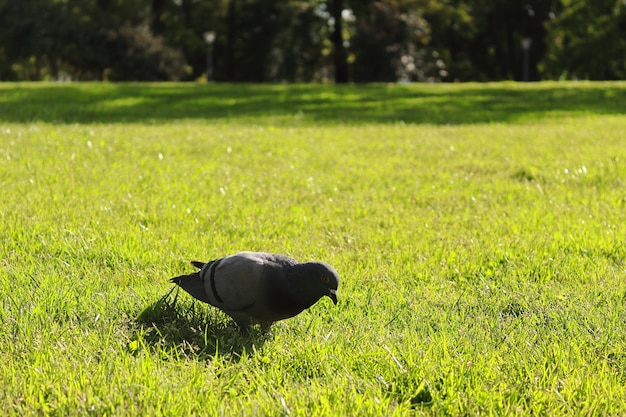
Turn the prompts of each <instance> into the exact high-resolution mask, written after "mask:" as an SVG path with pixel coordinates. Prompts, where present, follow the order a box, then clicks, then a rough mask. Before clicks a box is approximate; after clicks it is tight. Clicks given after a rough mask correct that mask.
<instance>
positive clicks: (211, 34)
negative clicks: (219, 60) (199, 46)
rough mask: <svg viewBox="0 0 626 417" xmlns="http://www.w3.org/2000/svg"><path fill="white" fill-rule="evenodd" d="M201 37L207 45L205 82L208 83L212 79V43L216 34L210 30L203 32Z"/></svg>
mask: <svg viewBox="0 0 626 417" xmlns="http://www.w3.org/2000/svg"><path fill="white" fill-rule="evenodd" d="M202 36H203V37H204V41H205V42H206V44H207V55H206V80H207V81H210V80H211V78H213V43H214V42H215V37H216V34H215V31H213V30H211V31H208V32H204V33H203V35H202Z"/></svg>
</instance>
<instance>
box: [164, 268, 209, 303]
mask: <svg viewBox="0 0 626 417" xmlns="http://www.w3.org/2000/svg"><path fill="white" fill-rule="evenodd" d="M170 282H173V283H174V284H176V285H178V286H179V287H180V288H182V289H183V290H185V291H187V292H188V293H189V294H191V295H192V296H193V297H194V298H197V299H198V300H200V301H204V302H205V303H208V302H209V297H208V295H207V292H206V289H205V288H204V280H203V279H202V277H201V276H200V272H194V273H193V274H187V275H180V276H177V277H174V278H172V279H170Z"/></svg>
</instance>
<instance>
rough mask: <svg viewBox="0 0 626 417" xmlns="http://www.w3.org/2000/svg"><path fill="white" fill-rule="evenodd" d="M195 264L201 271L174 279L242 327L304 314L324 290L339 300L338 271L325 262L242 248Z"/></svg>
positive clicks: (172, 280) (174, 281) (331, 297)
mask: <svg viewBox="0 0 626 417" xmlns="http://www.w3.org/2000/svg"><path fill="white" fill-rule="evenodd" d="M191 264H192V265H193V266H195V267H196V268H198V269H199V271H196V272H194V273H193V274H189V275H181V276H178V277H175V278H172V279H171V280H170V281H171V282H173V283H174V284H176V285H178V286H179V287H181V288H182V289H184V290H185V291H187V292H188V293H189V294H191V295H192V296H193V297H194V298H196V299H198V300H200V301H203V302H205V303H208V304H211V305H212V306H215V307H217V308H219V309H220V310H222V311H223V312H224V313H226V314H228V315H229V316H230V317H231V318H232V319H233V320H234V321H235V323H237V325H238V326H239V328H240V329H241V331H242V332H243V333H246V332H247V331H248V327H249V326H250V325H251V324H256V323H258V324H261V327H262V328H263V330H265V331H266V330H269V328H270V327H271V326H272V324H273V323H274V322H275V321H278V320H283V319H287V318H290V317H293V316H295V315H297V314H299V313H300V312H302V311H303V310H305V309H307V308H309V307H311V306H312V305H313V304H315V303H316V302H317V301H318V300H319V299H320V298H322V297H323V296H327V297H329V298H330V299H331V300H332V301H333V303H334V304H335V305H336V304H337V288H338V287H339V275H338V274H337V271H335V269H334V268H333V267H332V266H330V265H328V264H327V263H324V262H306V263H299V262H298V261H296V260H295V259H292V258H290V257H288V256H285V255H278V254H272V253H265V252H239V253H236V254H234V255H230V256H226V257H224V258H219V259H214V260H212V261H210V262H206V263H204V262H199V261H191Z"/></svg>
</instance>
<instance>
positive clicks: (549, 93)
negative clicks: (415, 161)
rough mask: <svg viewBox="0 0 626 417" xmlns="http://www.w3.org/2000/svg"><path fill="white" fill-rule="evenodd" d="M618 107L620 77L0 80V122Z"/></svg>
mask: <svg viewBox="0 0 626 417" xmlns="http://www.w3.org/2000/svg"><path fill="white" fill-rule="evenodd" d="M581 113H584V114H624V113H626V83H624V82H613V83H587V82H581V83H573V82H568V83H554V82H552V83H535V84H532V83H531V84H515V83H494V84H456V85H454V84H435V85H429V84H413V85H385V84H370V85H342V86H334V85H315V84H305V85H270V84H205V85H200V84H183V83H165V84H97V83H88V84H77V83H75V84H46V83H42V84H34V83H32V84H30V83H27V84H20V83H18V84H0V121H4V122H19V123H26V122H33V121H43V122H54V123H117V122H152V123H167V122H171V121H174V120H204V121H226V120H227V121H233V120H236V121H238V122H240V123H246V122H250V123H261V124H278V125H280V124H294V123H299V124H307V123H310V124H344V123H345V124H363V123H395V122H403V123H407V124H420V123H430V124H453V125H454V124H472V123H490V122H513V121H517V120H523V119H528V118H530V119H537V118H545V117H563V116H576V115H579V114H581Z"/></svg>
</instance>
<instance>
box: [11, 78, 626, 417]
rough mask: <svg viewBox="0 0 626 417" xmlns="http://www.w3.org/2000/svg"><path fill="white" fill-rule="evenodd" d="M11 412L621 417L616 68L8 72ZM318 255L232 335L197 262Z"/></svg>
mask: <svg viewBox="0 0 626 417" xmlns="http://www.w3.org/2000/svg"><path fill="white" fill-rule="evenodd" d="M0 189H1V190H2V192H1V196H2V197H1V199H0V306H1V308H0V326H1V328H2V331H1V332H0V360H1V361H2V363H3V366H2V367H0V414H1V415H35V414H51V415H59V416H62V415H97V416H104V415H107V416H111V415H128V416H137V415H164V416H184V415H204V414H206V415H224V416H235V415H271V416H275V415H289V416H296V415H298V416H323V415H327V416H338V415H350V416H357V415H390V416H400V415H441V414H445V415H477V414H488V415H507V414H511V415H513V414H518V415H529V414H536V415H624V414H626V387H625V386H626V329H625V328H626V285H625V284H624V283H625V282H626V259H625V257H626V246H625V237H626V83H540V84H525V85H521V84H461V85H410V86H387V85H369V86H345V87H333V86H317V85H295V86H287V85H262V86H261V85H194V84H59V85H56V84H0ZM239 250H259V251H270V252H278V253H285V254H288V255H291V256H293V257H295V258H296V259H299V260H302V261H307V260H311V259H315V260H323V261H326V262H328V263H330V264H331V265H333V266H334V267H335V268H336V269H337V270H338V271H339V274H340V276H341V277H342V283H341V286H340V288H339V304H338V305H337V306H333V304H332V302H330V300H328V299H326V298H325V299H324V300H321V301H320V302H319V303H317V304H316V305H314V306H313V307H312V308H311V309H310V310H307V311H305V312H303V313H302V314H300V315H299V316H297V317H295V318H293V319H290V320H287V321H282V322H278V323H277V324H275V325H274V327H273V329H272V331H271V333H270V334H268V335H263V334H261V332H260V331H259V330H258V329H255V330H253V331H252V334H251V335H250V336H248V337H242V336H241V335H240V334H239V332H238V330H237V328H236V326H235V325H234V324H233V322H232V321H231V320H230V319H229V318H228V317H227V316H225V315H223V314H222V313H221V312H219V311H217V310H216V309H214V308H212V307H209V306H206V305H201V304H199V303H194V302H193V301H192V299H191V297H189V296H188V295H187V294H185V293H183V292H182V291H181V292H179V293H177V292H176V291H173V292H170V290H171V288H172V284H170V283H169V282H168V279H169V278H170V277H173V276H176V275H179V274H182V273H187V272H191V271H192V270H193V267H192V266H191V265H189V264H188V261H189V260H191V259H198V260H205V261H206V260H209V259H213V258H216V257H221V256H224V255H228V254H231V253H234V252H237V251H239Z"/></svg>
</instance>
